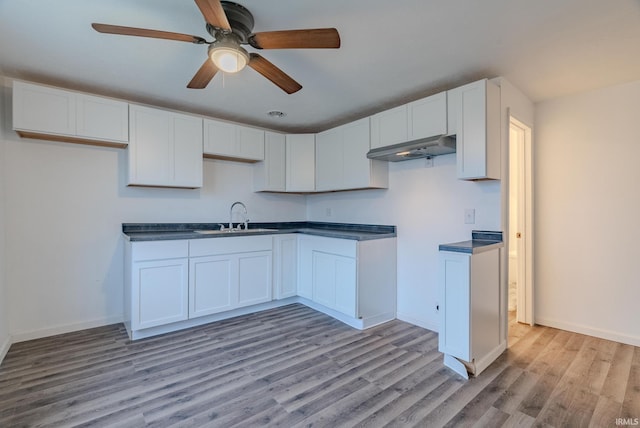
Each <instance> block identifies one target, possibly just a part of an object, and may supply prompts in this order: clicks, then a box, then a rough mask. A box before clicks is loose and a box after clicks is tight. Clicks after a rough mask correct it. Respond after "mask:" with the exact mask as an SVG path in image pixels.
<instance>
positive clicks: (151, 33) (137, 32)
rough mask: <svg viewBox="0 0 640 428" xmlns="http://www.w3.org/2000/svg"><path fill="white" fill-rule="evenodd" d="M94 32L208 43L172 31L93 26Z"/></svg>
mask: <svg viewBox="0 0 640 428" xmlns="http://www.w3.org/2000/svg"><path fill="white" fill-rule="evenodd" d="M91 26H92V27H93V29H94V30H96V31H97V32H99V33H108V34H121V35H123V36H138V37H151V38H152V39H167V40H177V41H179V42H190V43H196V44H202V43H206V42H207V41H206V40H205V39H203V38H202V37H198V36H191V35H189V34H182V33H172V32H170V31H159V30H147V29H144V28H135V27H122V26H120V25H109V24H98V23H95V22H94V23H93V24H91Z"/></svg>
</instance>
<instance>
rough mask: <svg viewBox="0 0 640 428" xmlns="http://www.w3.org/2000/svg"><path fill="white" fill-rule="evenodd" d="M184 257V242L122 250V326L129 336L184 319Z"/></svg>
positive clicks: (186, 245)
mask: <svg viewBox="0 0 640 428" xmlns="http://www.w3.org/2000/svg"><path fill="white" fill-rule="evenodd" d="M188 256H189V243H188V241H187V240H177V241H157V242H154V241H149V242H136V243H130V245H127V246H126V247H125V292H124V298H125V305H124V306H125V326H126V327H127V330H128V331H129V334H130V336H131V335H132V332H134V331H137V330H143V329H146V328H150V327H156V326H161V325H165V324H170V323H173V322H178V321H184V320H186V319H188V317H189V313H188V291H189V281H188V278H189V259H188ZM132 337H133V336H132Z"/></svg>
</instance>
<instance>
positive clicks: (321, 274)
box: [311, 251, 357, 318]
mask: <svg viewBox="0 0 640 428" xmlns="http://www.w3.org/2000/svg"><path fill="white" fill-rule="evenodd" d="M312 259H313V260H312V265H313V267H312V280H311V281H312V284H313V285H312V287H313V301H314V302H317V303H320V304H321V305H324V306H327V307H328V308H331V309H335V310H336V311H339V312H342V313H343V314H345V315H348V316H350V317H354V318H355V317H356V293H357V290H356V285H357V280H356V259H355V257H345V256H341V255H338V254H331V253H325V252H322V251H313V252H312Z"/></svg>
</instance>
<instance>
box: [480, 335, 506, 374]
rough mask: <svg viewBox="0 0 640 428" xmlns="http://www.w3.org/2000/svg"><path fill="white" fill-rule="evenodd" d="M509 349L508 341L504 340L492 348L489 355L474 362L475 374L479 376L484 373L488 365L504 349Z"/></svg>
mask: <svg viewBox="0 0 640 428" xmlns="http://www.w3.org/2000/svg"><path fill="white" fill-rule="evenodd" d="M505 349H507V342H506V341H504V342H502V343H501V344H499V345H498V346H496V347H495V348H493V349H492V350H491V352H489V353H488V354H487V355H485V356H484V357H483V358H481V359H480V360H478V361H475V362H474V368H475V370H474V372H473V375H474V376H478V375H479V374H480V373H482V372H483V371H484V370H485V369H486V368H487V367H489V366H490V365H491V364H492V363H493V362H494V361H495V360H496V359H497V358H498V357H499V356H500V355H501V354H502V353H503V352H504V351H505Z"/></svg>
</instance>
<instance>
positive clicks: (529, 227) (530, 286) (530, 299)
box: [507, 112, 535, 325]
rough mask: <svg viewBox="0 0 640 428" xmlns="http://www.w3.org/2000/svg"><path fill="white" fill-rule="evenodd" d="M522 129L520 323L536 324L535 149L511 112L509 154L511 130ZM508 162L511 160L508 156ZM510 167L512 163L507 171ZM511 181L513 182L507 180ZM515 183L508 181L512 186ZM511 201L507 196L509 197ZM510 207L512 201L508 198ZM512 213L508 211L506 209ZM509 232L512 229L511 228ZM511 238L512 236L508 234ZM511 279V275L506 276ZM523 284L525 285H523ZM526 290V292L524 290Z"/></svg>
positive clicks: (529, 132) (528, 130)
mask: <svg viewBox="0 0 640 428" xmlns="http://www.w3.org/2000/svg"><path fill="white" fill-rule="evenodd" d="M512 127H516V128H519V129H520V130H521V131H522V132H523V133H524V145H523V154H524V156H523V157H522V158H520V159H521V160H522V162H523V164H522V165H520V166H521V167H522V169H523V172H524V174H523V178H524V183H523V184H524V186H522V187H523V189H522V190H521V191H523V192H524V195H519V200H520V201H521V203H520V204H519V211H522V212H520V213H519V218H521V219H522V218H523V219H524V222H523V227H521V228H520V233H521V234H522V238H521V239H522V241H523V242H521V243H519V244H518V288H519V290H518V307H517V311H516V313H517V320H518V322H521V323H525V324H529V325H534V324H535V317H534V282H533V175H532V173H533V150H532V128H531V126H529V125H527V124H525V123H524V122H522V121H520V120H518V119H517V118H516V117H515V116H514V115H513V114H511V112H509V151H510V150H511V144H514V142H512V141H511V135H510V134H511V128H512ZM507 159H510V158H509V157H508V158H507ZM510 169H511V165H510V162H509V167H508V170H509V171H510ZM508 181H510V180H508ZM511 184H512V183H510V182H509V186H511ZM507 198H508V197H507ZM507 206H508V207H509V206H510V201H509V198H508V205H507ZM507 210H509V208H507ZM508 230H511V225H509V228H508ZM507 236H508V237H509V236H510V235H509V234H508V235H507ZM507 239H509V238H507ZM507 278H508V276H507ZM521 281H522V282H521ZM522 289H523V290H522Z"/></svg>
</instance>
